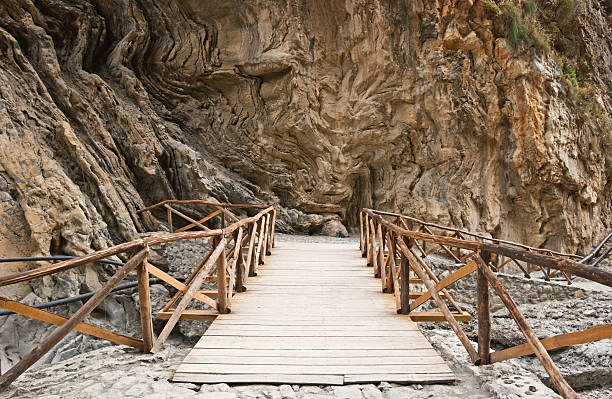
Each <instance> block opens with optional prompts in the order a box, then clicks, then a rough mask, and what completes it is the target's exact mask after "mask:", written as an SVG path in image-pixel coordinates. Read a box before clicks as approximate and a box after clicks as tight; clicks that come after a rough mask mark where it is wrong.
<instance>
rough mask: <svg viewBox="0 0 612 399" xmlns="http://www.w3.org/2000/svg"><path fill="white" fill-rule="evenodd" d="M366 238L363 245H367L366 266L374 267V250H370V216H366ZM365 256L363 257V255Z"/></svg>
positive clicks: (365, 249)
mask: <svg viewBox="0 0 612 399" xmlns="http://www.w3.org/2000/svg"><path fill="white" fill-rule="evenodd" d="M364 222H365V237H364V238H363V244H364V245H365V248H364V251H365V257H366V258H367V261H366V265H368V266H372V250H371V248H370V215H368V214H367V213H366V214H365V220H364ZM362 256H363V255H362Z"/></svg>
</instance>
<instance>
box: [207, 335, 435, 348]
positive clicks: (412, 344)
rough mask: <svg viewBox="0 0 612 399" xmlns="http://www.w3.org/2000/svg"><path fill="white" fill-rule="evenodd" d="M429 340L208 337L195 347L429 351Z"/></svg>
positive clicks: (417, 338)
mask: <svg viewBox="0 0 612 399" xmlns="http://www.w3.org/2000/svg"><path fill="white" fill-rule="evenodd" d="M429 347H430V344H429V341H427V339H426V338H425V337H423V336H421V337H415V338H411V339H410V340H406V339H405V338H391V337H385V339H382V340H364V339H360V338H359V337H354V338H347V337H327V338H324V337H227V336H204V337H202V338H201V339H200V341H198V343H197V344H196V345H195V348H245V349H248V348H261V349H315V348H318V349H411V348H419V349H427V348H429Z"/></svg>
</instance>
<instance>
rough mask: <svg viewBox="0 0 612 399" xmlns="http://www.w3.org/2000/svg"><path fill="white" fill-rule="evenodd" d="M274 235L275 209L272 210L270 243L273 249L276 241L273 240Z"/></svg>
mask: <svg viewBox="0 0 612 399" xmlns="http://www.w3.org/2000/svg"><path fill="white" fill-rule="evenodd" d="M275 234H276V209H273V210H272V233H271V238H272V239H271V240H270V241H272V248H274V247H275V246H276V241H275V240H274V235H275Z"/></svg>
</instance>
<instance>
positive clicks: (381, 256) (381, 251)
mask: <svg viewBox="0 0 612 399" xmlns="http://www.w3.org/2000/svg"><path fill="white" fill-rule="evenodd" d="M374 234H375V235H374V242H376V237H378V254H377V255H378V258H377V259H376V265H375V266H374V277H376V278H381V277H382V275H383V274H382V273H383V272H384V271H383V270H381V269H384V267H385V239H384V238H383V237H382V223H380V222H377V223H376V231H375V233H374Z"/></svg>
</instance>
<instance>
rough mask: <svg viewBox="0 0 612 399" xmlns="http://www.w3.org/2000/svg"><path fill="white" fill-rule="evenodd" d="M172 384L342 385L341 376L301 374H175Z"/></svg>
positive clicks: (342, 379)
mask: <svg viewBox="0 0 612 399" xmlns="http://www.w3.org/2000/svg"><path fill="white" fill-rule="evenodd" d="M172 381H174V382H191V383H195V384H218V383H234V384H256V383H258V384H299V385H342V384H343V383H344V377H343V376H341V375H301V374H294V375H292V374H191V373H188V374H186V373H175V374H174V376H173V377H172Z"/></svg>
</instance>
